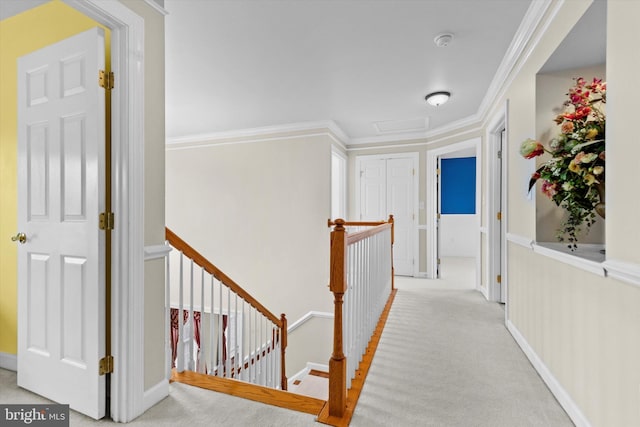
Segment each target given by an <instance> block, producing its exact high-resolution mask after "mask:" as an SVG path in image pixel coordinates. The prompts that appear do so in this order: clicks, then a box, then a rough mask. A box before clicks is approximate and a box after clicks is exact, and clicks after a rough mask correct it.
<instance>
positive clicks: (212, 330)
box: [208, 275, 216, 375]
mask: <svg viewBox="0 0 640 427" xmlns="http://www.w3.org/2000/svg"><path fill="white" fill-rule="evenodd" d="M214 285H215V280H214V278H213V275H211V284H210V288H211V289H209V292H210V293H211V302H210V304H211V312H210V313H209V372H208V373H209V375H211V374H212V373H213V372H214V369H215V368H214V367H215V366H216V365H215V359H214V356H215V349H216V342H215V323H214V321H215V304H214V302H215V301H214V297H213V296H214V294H215V292H214Z"/></svg>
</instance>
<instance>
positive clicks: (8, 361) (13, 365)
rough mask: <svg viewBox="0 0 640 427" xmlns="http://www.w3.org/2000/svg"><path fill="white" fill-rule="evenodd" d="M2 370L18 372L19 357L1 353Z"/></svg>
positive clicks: (0, 365) (0, 364) (0, 366)
mask: <svg viewBox="0 0 640 427" xmlns="http://www.w3.org/2000/svg"><path fill="white" fill-rule="evenodd" d="M0 368H2V369H7V370H9V371H14V372H17V371H18V356H16V355H15V354H9V353H0Z"/></svg>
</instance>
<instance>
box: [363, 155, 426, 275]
mask: <svg viewBox="0 0 640 427" xmlns="http://www.w3.org/2000/svg"><path fill="white" fill-rule="evenodd" d="M357 163H358V167H359V169H358V170H359V173H360V175H359V180H360V185H359V192H360V194H359V196H358V198H359V204H358V206H359V209H360V212H359V214H360V220H361V221H380V220H385V219H387V218H388V217H389V215H390V214H391V215H393V218H394V220H395V225H394V230H395V243H394V246H393V265H394V268H395V273H396V274H398V275H402V276H413V275H414V274H415V269H414V268H415V249H414V247H415V238H416V236H415V235H416V226H415V224H416V215H417V212H416V210H415V202H416V196H415V189H416V179H415V178H416V176H415V174H416V173H417V172H416V171H417V159H416V157H415V156H408V157H388V156H387V157H385V156H380V157H377V156H361V157H358V159H357Z"/></svg>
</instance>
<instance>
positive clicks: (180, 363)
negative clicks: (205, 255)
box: [176, 252, 184, 372]
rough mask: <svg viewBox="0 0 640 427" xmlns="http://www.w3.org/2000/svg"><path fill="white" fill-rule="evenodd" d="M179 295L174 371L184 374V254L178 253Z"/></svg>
mask: <svg viewBox="0 0 640 427" xmlns="http://www.w3.org/2000/svg"><path fill="white" fill-rule="evenodd" d="M178 289H179V294H178V346H177V350H176V352H177V353H178V354H177V355H176V370H177V371H178V372H184V342H183V339H184V325H183V322H182V319H184V295H183V291H184V254H183V253H182V252H180V282H179V287H178Z"/></svg>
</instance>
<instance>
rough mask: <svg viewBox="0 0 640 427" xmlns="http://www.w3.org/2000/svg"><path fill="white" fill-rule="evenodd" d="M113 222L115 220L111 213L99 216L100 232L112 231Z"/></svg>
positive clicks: (103, 213)
mask: <svg viewBox="0 0 640 427" xmlns="http://www.w3.org/2000/svg"><path fill="white" fill-rule="evenodd" d="M115 222H116V219H115V215H114V214H113V212H102V213H101V214H100V230H113V228H114V226H115Z"/></svg>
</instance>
